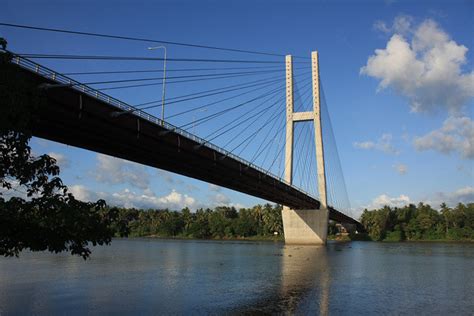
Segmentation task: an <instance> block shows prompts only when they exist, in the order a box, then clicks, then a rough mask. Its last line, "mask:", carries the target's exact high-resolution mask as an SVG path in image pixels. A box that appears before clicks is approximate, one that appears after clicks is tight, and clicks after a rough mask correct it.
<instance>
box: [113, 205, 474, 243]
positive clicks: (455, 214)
mask: <svg viewBox="0 0 474 316" xmlns="http://www.w3.org/2000/svg"><path fill="white" fill-rule="evenodd" d="M117 210H118V213H119V216H118V222H116V225H117V227H123V225H124V224H125V225H128V229H129V232H130V233H129V236H131V237H144V236H157V237H174V238H198V239H232V238H251V239H252V238H255V239H260V238H261V239H270V238H275V237H276V238H277V239H279V238H282V236H283V222H282V217H281V206H280V205H271V204H265V205H256V206H254V207H252V208H241V209H239V210H237V209H236V208H234V207H226V206H219V207H216V208H214V209H209V208H207V209H198V210H197V211H196V212H192V211H191V210H189V209H188V208H184V209H183V210H181V211H170V210H153V209H149V210H142V209H126V208H118V209H117ZM360 222H361V223H362V224H363V225H364V227H365V229H366V231H367V235H366V237H367V238H361V237H364V235H362V236H361V235H359V236H357V238H358V239H369V240H375V241H382V240H385V241H403V240H474V203H470V204H467V205H464V204H462V203H460V204H458V205H457V206H456V207H455V208H449V207H447V206H446V205H445V204H443V205H441V209H440V211H437V210H435V209H433V208H431V206H429V205H427V204H423V203H420V204H418V205H417V206H416V205H413V204H410V205H408V206H405V207H402V208H397V207H395V208H391V207H388V206H385V207H383V208H381V209H378V210H370V211H369V210H364V212H363V213H362V215H361V218H360ZM337 232H338V231H337V227H336V226H335V223H333V222H330V224H329V235H335V234H336V233H337ZM117 235H118V234H117ZM353 237H354V236H353Z"/></svg>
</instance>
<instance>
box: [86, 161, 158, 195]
mask: <svg viewBox="0 0 474 316" xmlns="http://www.w3.org/2000/svg"><path fill="white" fill-rule="evenodd" d="M94 175H95V179H96V180H97V181H99V182H103V183H109V184H121V183H128V184H130V185H132V186H134V187H137V188H140V189H146V188H147V187H148V185H149V182H150V179H149V174H148V173H147V172H146V171H145V168H144V167H143V166H140V165H138V164H136V163H133V162H130V161H126V160H123V159H119V158H115V157H110V156H106V155H102V154H97V166H96V169H95V171H94Z"/></svg>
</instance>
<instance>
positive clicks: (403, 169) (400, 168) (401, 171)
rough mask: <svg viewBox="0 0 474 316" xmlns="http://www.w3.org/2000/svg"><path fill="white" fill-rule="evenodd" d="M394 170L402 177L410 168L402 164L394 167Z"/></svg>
mask: <svg viewBox="0 0 474 316" xmlns="http://www.w3.org/2000/svg"><path fill="white" fill-rule="evenodd" d="M393 168H394V169H395V170H396V171H397V172H398V173H399V174H401V175H404V174H406V173H407V172H408V166H407V165H405V164H402V163H398V164H395V165H393Z"/></svg>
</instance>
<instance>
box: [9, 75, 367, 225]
mask: <svg viewBox="0 0 474 316" xmlns="http://www.w3.org/2000/svg"><path fill="white" fill-rule="evenodd" d="M18 72H19V77H20V78H22V79H21V80H25V81H27V82H29V83H30V84H32V85H33V86H34V87H39V86H40V85H41V84H44V83H50V84H56V83H57V82H54V81H53V80H50V79H47V78H45V77H43V76H41V75H39V74H36V73H34V72H32V71H29V70H27V69H23V68H21V67H18ZM44 94H45V99H46V102H43V103H44V104H41V108H39V109H38V112H37V113H36V120H35V123H34V126H33V134H34V135H35V136H37V137H40V138H45V139H49V140H52V141H55V142H60V143H64V144H67V145H72V146H76V147H80V148H84V149H88V150H91V151H94V152H99V153H103V154H106V155H110V156H115V157H119V158H123V159H126V160H130V161H135V162H137V163H140V164H144V165H148V166H151V167H156V168H160V169H164V170H168V171H171V172H174V173H178V174H182V175H185V176H188V177H191V178H195V179H199V180H202V181H205V182H209V183H213V184H216V185H219V186H223V187H226V188H230V189H233V190H236V191H239V192H243V193H246V194H250V195H252V196H256V197H259V198H262V199H265V200H269V201H272V202H275V203H279V204H282V205H286V206H288V207H291V208H292V209H319V201H317V200H316V199H314V198H312V197H311V196H308V195H306V194H304V193H303V192H301V191H299V190H297V189H296V188H295V187H292V186H290V185H288V184H286V183H285V182H282V181H280V180H279V179H277V178H275V177H273V176H271V175H268V174H266V173H264V172H263V171H260V170H258V169H256V168H253V167H252V166H248V165H246V164H244V163H242V162H241V161H239V160H237V159H234V158H232V157H229V156H226V155H225V154H223V153H222V152H220V151H218V150H216V149H213V148H211V146H207V145H202V144H200V143H199V142H198V141H197V140H193V139H191V138H189V137H186V136H184V135H182V134H180V133H179V131H172V130H170V129H167V128H165V127H164V126H160V125H157V124H155V123H153V122H150V121H148V120H146V119H143V118H141V117H140V116H138V115H136V114H133V113H127V114H124V115H120V116H119V117H113V115H112V113H114V112H117V111H118V108H116V107H115V106H113V105H111V104H108V103H107V102H105V101H102V100H100V99H96V98H94V97H92V96H89V95H88V94H86V93H82V92H80V91H78V90H76V89H73V88H71V87H59V88H51V89H47V90H44ZM329 218H330V219H332V220H335V221H338V222H347V223H355V224H359V223H358V222H357V221H355V220H354V219H352V218H350V217H348V216H346V215H345V214H343V213H341V212H339V211H337V210H335V209H333V208H330V209H329Z"/></svg>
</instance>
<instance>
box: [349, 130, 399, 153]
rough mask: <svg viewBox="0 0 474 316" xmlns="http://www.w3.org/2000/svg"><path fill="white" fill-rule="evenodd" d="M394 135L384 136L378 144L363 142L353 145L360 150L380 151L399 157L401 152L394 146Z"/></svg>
mask: <svg viewBox="0 0 474 316" xmlns="http://www.w3.org/2000/svg"><path fill="white" fill-rule="evenodd" d="M392 139H393V136H392V134H383V135H382V136H381V137H380V138H379V139H378V140H377V141H376V142H374V141H363V142H354V143H353V144H352V145H353V146H354V147H355V148H358V149H365V150H372V149H375V150H379V151H382V152H384V153H386V154H392V155H398V154H399V153H400V152H399V151H398V150H397V149H396V148H395V147H394V146H393V144H392Z"/></svg>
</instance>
